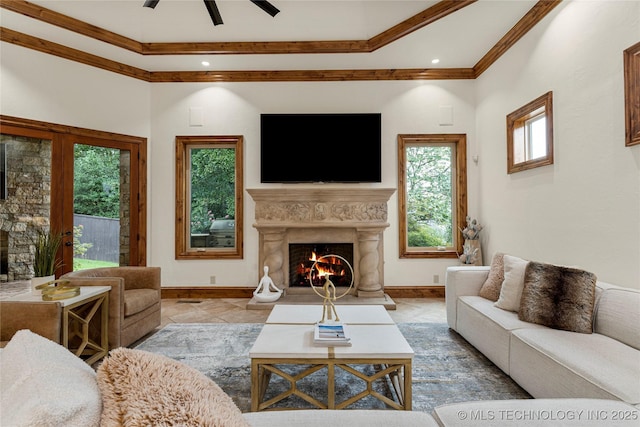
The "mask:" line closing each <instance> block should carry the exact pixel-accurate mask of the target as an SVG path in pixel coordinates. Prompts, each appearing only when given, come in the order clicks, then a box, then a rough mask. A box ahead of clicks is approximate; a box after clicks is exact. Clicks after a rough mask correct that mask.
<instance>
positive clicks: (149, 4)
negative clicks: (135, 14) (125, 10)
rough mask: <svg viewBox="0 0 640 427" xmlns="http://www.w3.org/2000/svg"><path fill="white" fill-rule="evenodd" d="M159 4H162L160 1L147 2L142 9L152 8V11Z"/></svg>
mask: <svg viewBox="0 0 640 427" xmlns="http://www.w3.org/2000/svg"><path fill="white" fill-rule="evenodd" d="M158 3H160V0H146V1H145V2H144V4H143V5H142V7H150V8H151V9H155V7H156V6H157V5H158Z"/></svg>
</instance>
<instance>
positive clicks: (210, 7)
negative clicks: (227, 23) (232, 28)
mask: <svg viewBox="0 0 640 427" xmlns="http://www.w3.org/2000/svg"><path fill="white" fill-rule="evenodd" d="M204 5H205V6H207V11H209V16H210V17H211V20H212V21H213V25H220V24H224V22H222V15H220V11H219V10H218V6H217V5H216V2H215V0H204Z"/></svg>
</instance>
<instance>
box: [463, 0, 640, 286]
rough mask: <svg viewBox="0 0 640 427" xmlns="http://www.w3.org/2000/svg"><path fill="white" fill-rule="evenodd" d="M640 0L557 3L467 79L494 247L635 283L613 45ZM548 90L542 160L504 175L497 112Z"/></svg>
mask: <svg viewBox="0 0 640 427" xmlns="http://www.w3.org/2000/svg"><path fill="white" fill-rule="evenodd" d="M639 21H640V2H637V1H607V2H604V1H576V2H570V3H567V2H563V3H562V4H561V5H560V6H558V7H557V8H556V9H555V10H554V11H553V12H552V13H551V14H550V15H549V16H547V17H546V18H545V19H544V21H542V22H541V23H540V24H538V26H537V27H536V28H535V29H533V31H531V32H530V33H529V34H527V35H526V36H525V37H524V38H523V39H522V40H521V41H519V42H518V43H517V44H516V46H514V47H513V48H512V49H511V50H510V51H509V52H507V54H506V55H504V56H503V57H502V58H501V59H500V60H499V61H498V62H497V63H495V64H494V65H493V66H492V67H491V68H490V69H489V70H488V71H487V72H486V73H485V74H484V75H482V76H481V77H480V78H479V79H478V80H477V98H478V100H479V102H478V104H477V111H476V114H477V139H478V145H479V147H480V148H479V156H480V162H479V168H480V182H481V186H480V192H479V194H478V197H479V201H480V202H479V203H480V215H479V217H480V218H481V220H482V222H484V224H485V226H486V228H485V230H484V231H483V236H484V238H483V245H484V251H485V253H486V258H488V257H490V256H491V255H492V254H493V253H495V252H496V251H501V252H506V253H510V254H513V255H516V256H520V257H522V258H526V259H532V260H536V261H542V262H552V263H558V264H564V265H571V266H580V267H582V268H585V269H587V270H589V271H591V272H593V273H595V274H596V275H597V276H598V278H599V279H600V280H603V281H606V282H612V283H616V284H620V285H624V286H629V287H635V288H640V173H639V170H640V146H634V147H625V142H624V86H623V71H622V70H623V59H622V58H623V55H622V52H623V50H624V49H626V48H628V47H630V46H631V45H633V44H635V43H637V42H638V41H639V40H640V22H639ZM547 91H553V109H554V112H553V120H554V157H555V161H554V164H553V165H550V166H544V167H541V168H537V169H533V170H530V171H525V172H519V173H516V174H512V175H508V174H507V173H506V167H507V166H506V162H507V159H506V131H505V122H506V119H505V117H506V115H507V114H509V113H510V112H512V111H514V110H516V109H517V108H519V107H521V106H522V105H524V104H526V103H528V102H529V101H531V100H533V99H535V98H537V97H538V96H540V95H542V94H544V93H545V92H547Z"/></svg>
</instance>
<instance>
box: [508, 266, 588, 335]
mask: <svg viewBox="0 0 640 427" xmlns="http://www.w3.org/2000/svg"><path fill="white" fill-rule="evenodd" d="M596 280H597V278H596V276H595V275H594V274H593V273H589V272H588V271H584V270H580V269H577V268H571V267H561V266H556V265H551V264H544V263H539V262H533V261H531V262H529V265H527V268H526V270H525V274H524V288H523V290H522V298H521V300H520V311H519V312H518V318H519V319H520V320H523V321H525V322H530V323H537V324H539V325H544V326H548V327H550V328H554V329H562V330H565V331H572V332H581V333H585V334H590V333H592V332H593V327H592V316H593V306H594V301H595V293H596Z"/></svg>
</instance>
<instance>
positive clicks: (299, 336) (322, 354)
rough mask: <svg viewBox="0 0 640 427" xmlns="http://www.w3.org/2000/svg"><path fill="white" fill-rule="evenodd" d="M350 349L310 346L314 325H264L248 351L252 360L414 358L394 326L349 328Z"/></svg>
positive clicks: (409, 347)
mask: <svg viewBox="0 0 640 427" xmlns="http://www.w3.org/2000/svg"><path fill="white" fill-rule="evenodd" d="M349 334H350V336H351V346H335V347H324V346H316V345H314V344H313V325H307V324H295V325H284V324H266V325H264V327H263V328H262V331H261V332H260V335H259V336H258V338H257V339H256V341H255V343H254V344H253V347H252V348H251V350H250V351H249V356H250V357H251V358H252V359H253V358H268V359H296V358H304V359H312V358H317V359H324V358H329V357H330V353H333V354H332V355H331V357H332V358H334V359H346V358H354V359H355V358H357V359H413V354H414V353H413V349H412V348H411V346H410V345H409V343H408V342H407V340H406V339H405V338H404V336H403V335H402V333H401V332H400V330H399V329H398V327H397V326H396V325H395V324H370V325H358V324H351V325H349Z"/></svg>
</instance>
